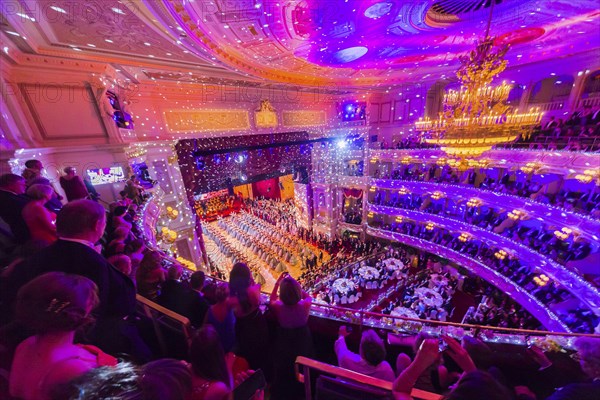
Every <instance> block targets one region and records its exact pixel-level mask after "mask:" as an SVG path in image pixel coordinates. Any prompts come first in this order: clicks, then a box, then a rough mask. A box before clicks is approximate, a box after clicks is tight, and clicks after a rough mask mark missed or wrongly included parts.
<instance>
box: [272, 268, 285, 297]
mask: <svg viewBox="0 0 600 400" xmlns="http://www.w3.org/2000/svg"><path fill="white" fill-rule="evenodd" d="M287 275H288V273H287V272H284V273H282V274H281V275H279V279H277V282H275V286H273V291H272V292H271V297H270V298H269V301H270V302H271V303H273V302H275V301H277V299H279V294H278V293H279V285H281V281H282V280H283V278H285V277H286V276H287Z"/></svg>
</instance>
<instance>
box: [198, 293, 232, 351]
mask: <svg viewBox="0 0 600 400" xmlns="http://www.w3.org/2000/svg"><path fill="white" fill-rule="evenodd" d="M214 297H215V304H213V305H211V306H210V308H209V309H208V311H207V313H206V318H205V319H204V323H205V324H210V325H212V326H213V328H215V331H217V333H218V334H219V338H220V339H221V344H222V345H223V350H224V351H225V353H229V352H230V351H232V350H233V348H234V345H235V315H233V308H232V307H231V304H230V303H229V301H228V300H229V285H228V284H227V283H225V282H221V283H218V284H216V285H215V294H214Z"/></svg>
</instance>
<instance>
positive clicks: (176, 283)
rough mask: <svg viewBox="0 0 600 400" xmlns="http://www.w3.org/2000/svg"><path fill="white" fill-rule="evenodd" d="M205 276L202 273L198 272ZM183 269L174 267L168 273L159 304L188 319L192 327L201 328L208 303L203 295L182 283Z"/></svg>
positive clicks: (159, 297)
mask: <svg viewBox="0 0 600 400" xmlns="http://www.w3.org/2000/svg"><path fill="white" fill-rule="evenodd" d="M198 272H200V273H202V274H204V273H203V272H201V271H198ZM182 274H183V267H182V266H181V265H177V264H176V265H172V266H171V267H170V268H169V271H168V273H167V280H166V281H165V282H164V283H163V284H162V288H161V292H160V296H158V303H159V304H160V305H162V306H163V307H166V308H168V309H169V310H173V311H175V312H176V313H178V314H181V315H183V316H184V317H186V318H188V319H189V320H190V322H191V323H192V325H194V326H196V327H199V326H201V325H202V322H203V321H204V317H205V315H206V311H207V310H208V307H209V306H208V303H207V302H206V300H204V299H203V298H202V294H201V293H199V292H197V291H195V290H193V289H191V288H189V287H188V286H187V285H185V284H184V283H182V282H181V276H182Z"/></svg>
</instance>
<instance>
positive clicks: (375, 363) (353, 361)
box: [334, 326, 395, 382]
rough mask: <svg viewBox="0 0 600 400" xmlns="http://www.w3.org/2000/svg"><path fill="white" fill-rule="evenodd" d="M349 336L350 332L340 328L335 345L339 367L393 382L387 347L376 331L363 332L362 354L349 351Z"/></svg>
mask: <svg viewBox="0 0 600 400" xmlns="http://www.w3.org/2000/svg"><path fill="white" fill-rule="evenodd" d="M349 334H350V332H349V331H348V329H347V328H346V327H345V326H341V327H340V329H339V336H338V339H337V340H336V341H335V345H334V349H335V354H336V355H337V360H338V365H339V366H340V367H342V368H346V369H349V370H352V371H356V372H359V373H361V374H364V375H368V376H372V377H373V378H378V379H383V380H386V381H390V382H391V381H393V380H394V378H395V374H394V370H392V367H391V366H390V364H389V363H388V362H387V361H385V357H386V350H385V345H384V343H383V340H381V338H380V337H379V336H378V335H377V333H376V332H375V331H374V330H366V331H364V332H363V334H362V338H361V340H360V354H356V353H354V352H352V351H350V350H348V346H347V345H346V336H348V335H349Z"/></svg>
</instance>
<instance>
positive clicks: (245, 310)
mask: <svg viewBox="0 0 600 400" xmlns="http://www.w3.org/2000/svg"><path fill="white" fill-rule="evenodd" d="M229 292H230V301H231V302H232V304H233V312H234V314H235V318H236V321H235V338H236V349H235V354H236V355H238V356H240V357H243V358H245V359H246V360H247V361H248V363H249V364H250V368H252V369H254V370H256V369H259V368H260V369H262V370H263V372H264V373H265V375H266V376H267V377H270V372H271V371H270V365H271V358H270V352H269V349H270V347H271V341H270V337H269V326H268V324H267V320H266V318H265V316H264V315H263V313H262V312H261V311H260V308H259V306H260V285H257V284H256V283H255V282H254V280H253V279H252V273H251V272H250V269H249V268H248V266H247V265H246V264H244V263H236V264H235V265H234V266H233V268H232V269H231V272H230V273H229ZM267 379H268V378H267Z"/></svg>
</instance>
